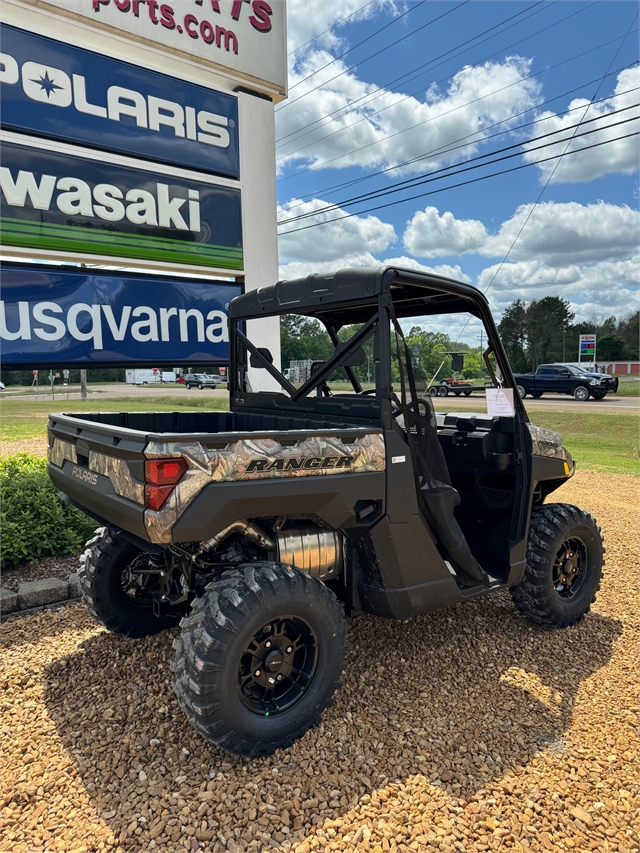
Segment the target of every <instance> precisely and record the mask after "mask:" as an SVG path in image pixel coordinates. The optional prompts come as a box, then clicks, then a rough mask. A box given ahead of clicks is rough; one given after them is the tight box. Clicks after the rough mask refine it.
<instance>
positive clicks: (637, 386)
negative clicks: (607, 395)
mask: <svg viewBox="0 0 640 853" xmlns="http://www.w3.org/2000/svg"><path fill="white" fill-rule="evenodd" d="M614 396H616V395H615V394H614ZM617 396H618V397H638V396H640V379H621V380H620V384H619V385H618V391H617Z"/></svg>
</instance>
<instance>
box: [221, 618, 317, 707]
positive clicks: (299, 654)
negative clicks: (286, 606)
mask: <svg viewBox="0 0 640 853" xmlns="http://www.w3.org/2000/svg"><path fill="white" fill-rule="evenodd" d="M317 666H318V638H317V637H316V634H315V631H314V630H313V628H312V627H311V625H309V623H308V622H306V621H305V620H304V619H299V618H297V617H295V616H282V617H280V618H279V619H274V620H272V621H271V622H270V623H268V624H267V625H263V626H262V628H260V630H259V631H258V632H257V633H256V634H255V635H254V636H253V638H252V639H251V641H250V642H249V643H248V644H247V645H246V647H245V648H244V651H243V652H242V657H241V658H240V666H239V667H238V690H239V691H240V699H241V701H242V703H243V705H244V706H245V707H246V708H248V709H249V710H250V711H252V712H253V713H254V714H259V715H260V716H264V717H273V716H274V715H275V714H281V713H282V712H283V711H286V710H288V709H289V708H291V707H292V706H293V705H295V704H296V702H298V701H299V700H300V699H301V698H302V696H303V695H304V693H305V691H306V690H307V688H308V687H309V685H310V684H311V681H312V679H313V676H314V675H315V672H316V669H317Z"/></svg>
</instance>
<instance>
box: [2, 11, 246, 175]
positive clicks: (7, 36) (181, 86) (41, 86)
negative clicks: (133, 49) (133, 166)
mask: <svg viewBox="0 0 640 853" xmlns="http://www.w3.org/2000/svg"><path fill="white" fill-rule="evenodd" d="M2 51H3V52H2V54H1V55H0V83H1V84H2V85H1V87H0V88H1V115H2V126H3V127H5V128H9V129H12V130H18V131H29V132H30V133H35V134H36V135H38V136H45V137H47V138H53V139H61V140H67V141H71V142H77V143H81V144H83V145H88V146H90V147H93V148H99V149H100V150H109V151H117V152H119V153H122V154H134V155H140V156H143V157H145V158H149V159H152V160H158V161H163V162H166V163H174V164H177V165H179V166H184V167H187V168H192V169H196V170H197V171H205V172H212V173H215V174H219V175H225V176H227V177H230V178H238V177H239V174H240V166H239V154H238V101H237V99H236V98H235V97H233V95H228V94H225V93H222V92H215V91H212V90H211V89H206V88H204V87H203V86H197V85H195V84H193V83H185V82H183V81H182V80H177V79H175V78H174V77H168V76H166V75H164V74H158V73H156V72H155V71H148V70H146V69H144V68H140V67H139V66H136V65H130V64H129V63H127V62H121V61H120V60H116V59H110V58H109V57H106V56H100V55H99V54H97V53H93V52H92V51H89V50H85V49H83V48H79V47H72V46H71V45H68V44H63V43H62V42H59V41H55V40H53V39H50V38H45V37H44V36H40V35H35V34H33V33H29V32H25V31H24V30H20V29H17V28H15V27H10V26H6V25H3V27H2Z"/></svg>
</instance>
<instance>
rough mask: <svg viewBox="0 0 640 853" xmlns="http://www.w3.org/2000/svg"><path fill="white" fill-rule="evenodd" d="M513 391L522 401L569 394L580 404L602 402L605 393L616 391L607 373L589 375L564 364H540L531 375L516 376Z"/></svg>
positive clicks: (580, 368)
mask: <svg viewBox="0 0 640 853" xmlns="http://www.w3.org/2000/svg"><path fill="white" fill-rule="evenodd" d="M514 378H515V380H516V383H517V391H518V394H519V395H520V397H521V398H522V399H524V397H526V396H527V394H531V396H532V397H534V398H538V397H542V395H543V394H570V395H572V396H573V397H575V399H576V400H580V401H582V402H584V401H585V400H588V399H589V397H592V398H593V399H594V400H604V398H605V397H606V396H607V394H608V392H609V391H611V392H613V393H615V392H616V391H617V390H618V378H617V377H614V376H609V374H608V373H590V372H589V371H587V370H585V369H584V368H582V367H576V366H575V365H565V364H541V365H540V366H539V367H538V369H537V370H536V372H535V373H516V374H514Z"/></svg>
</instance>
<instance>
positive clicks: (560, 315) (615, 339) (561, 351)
mask: <svg viewBox="0 0 640 853" xmlns="http://www.w3.org/2000/svg"><path fill="white" fill-rule="evenodd" d="M639 318H640V311H636V312H635V313H634V314H630V315H629V316H627V317H626V318H624V319H622V320H617V319H616V318H615V317H613V316H612V317H608V318H607V319H606V320H605V321H604V322H602V323H600V322H598V321H597V320H596V319H592V320H588V321H584V322H580V323H574V320H575V314H574V312H573V311H572V310H571V305H570V303H569V302H568V301H567V300H566V299H561V298H560V297H559V296H545V297H544V298H543V299H534V300H533V301H532V302H524V301H523V300H522V299H516V300H515V302H512V303H511V304H510V305H508V306H507V307H506V309H505V311H504V313H503V315H502V320H501V321H500V323H499V325H498V330H499V332H500V337H501V338H502V343H503V344H504V348H505V350H506V351H507V355H508V357H509V361H510V362H511V368H512V369H513V370H514V371H515V372H516V373H517V372H525V371H527V370H535V369H536V368H537V366H538V365H539V364H548V363H552V362H572V361H578V347H579V341H580V335H587V334H592V335H596V359H597V361H598V362H602V361H638V359H639V352H638V349H639V342H640V325H639Z"/></svg>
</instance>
